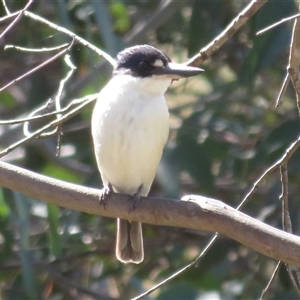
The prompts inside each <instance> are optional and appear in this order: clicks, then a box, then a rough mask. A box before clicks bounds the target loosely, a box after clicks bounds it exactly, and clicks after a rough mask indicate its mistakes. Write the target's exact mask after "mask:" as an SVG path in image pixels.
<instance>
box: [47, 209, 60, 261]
mask: <svg viewBox="0 0 300 300" xmlns="http://www.w3.org/2000/svg"><path fill="white" fill-rule="evenodd" d="M47 208H48V221H49V231H48V233H49V242H50V252H51V254H52V255H53V256H54V257H55V258H57V257H60V256H61V254H62V249H61V238H60V235H59V233H58V227H59V208H58V207H57V206H56V205H55V204H47Z"/></svg>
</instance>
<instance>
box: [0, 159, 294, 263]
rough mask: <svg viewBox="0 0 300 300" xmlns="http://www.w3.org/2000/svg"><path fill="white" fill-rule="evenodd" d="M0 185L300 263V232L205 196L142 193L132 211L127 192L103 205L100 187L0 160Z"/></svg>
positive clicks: (91, 210) (61, 204) (85, 208)
mask: <svg viewBox="0 0 300 300" xmlns="http://www.w3.org/2000/svg"><path fill="white" fill-rule="evenodd" d="M0 185H1V186H3V187H6V188H9V189H12V190H15V191H18V192H21V193H23V194H26V195H28V196H30V197H32V198H37V199H39V200H42V201H45V202H48V203H54V204H57V205H59V206H62V207H65V208H69V209H74V210H78V211H82V212H86V213H89V214H96V215H100V216H105V217H111V218H116V217H120V218H122V219H129V220H133V221H142V222H143V223H148V224H155V225H164V226H176V227H184V228H192V229H196V230H206V231H212V232H219V233H220V234H223V235H225V236H227V237H229V238H232V239H234V240H236V241H238V242H240V243H241V244H243V245H245V246H246V247H248V248H251V249H254V250H255V251H258V252H260V253H262V254H264V255H267V256H269V257H271V258H273V259H276V260H281V261H283V262H285V263H288V264H293V265H296V266H300V237H298V236H295V235H292V234H289V233H286V232H283V231H281V230H278V229H276V228H273V227H271V226H269V225H266V224H264V223H262V222H260V221H258V220H255V219H253V218H251V217H249V216H247V215H246V214H243V213H241V212H239V211H237V210H236V209H234V208H232V207H230V206H228V205H226V204H224V203H222V202H221V201H218V200H215V199H210V198H206V197H202V196H186V197H184V198H183V199H182V200H183V201H182V200H181V201H179V200H171V199H162V198H149V197H143V198H142V199H141V200H140V202H139V205H138V207H137V208H136V209H135V210H134V211H131V202H130V201H127V200H128V199H129V196H128V195H122V194H113V195H112V196H111V197H110V198H109V199H108V202H107V204H106V206H105V207H104V206H103V205H99V196H100V191H99V190H96V189H91V188H86V187H83V186H79V185H75V184H71V183H67V182H63V181H60V180H56V179H52V178H49V177H46V176H43V175H39V174H36V173H33V172H30V171H27V170H25V169H22V168H19V167H16V166H13V165H10V164H7V163H4V162H0Z"/></svg>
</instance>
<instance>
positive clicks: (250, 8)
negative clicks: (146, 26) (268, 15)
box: [186, 0, 268, 66]
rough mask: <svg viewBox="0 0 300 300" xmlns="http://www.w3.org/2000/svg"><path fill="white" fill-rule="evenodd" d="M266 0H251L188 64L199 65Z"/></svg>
mask: <svg viewBox="0 0 300 300" xmlns="http://www.w3.org/2000/svg"><path fill="white" fill-rule="evenodd" d="M267 1H268V0H252V1H251V2H250V3H249V4H248V5H247V6H246V7H245V8H244V10H243V11H241V12H240V14H239V15H238V16H237V17H236V18H234V19H233V20H232V22H231V23H230V24H229V25H228V26H227V27H226V28H225V30H223V31H222V32H221V33H220V34H219V35H218V36H217V37H216V38H215V39H214V40H213V41H211V42H210V43H209V44H208V45H207V46H205V47H204V48H203V49H201V50H200V52H199V53H198V54H196V55H195V56H193V57H192V58H191V59H190V60H189V61H188V62H186V64H187V65H189V66H199V65H200V64H201V63H203V62H204V61H206V60H207V59H208V58H209V57H210V56H212V55H213V54H214V53H215V52H216V51H217V50H219V48H220V47H221V46H222V45H223V44H225V42H227V41H228V40H229V39H230V38H231V37H232V36H233V35H234V34H235V33H236V32H237V31H238V30H239V29H240V28H241V27H242V26H243V25H244V24H245V23H246V22H247V21H248V20H249V19H250V18H251V17H252V16H253V15H254V14H255V13H256V12H257V11H258V10H259V9H260V8H261V7H262V6H263V5H264V4H265V3H267Z"/></svg>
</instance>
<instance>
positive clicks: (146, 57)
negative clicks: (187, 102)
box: [114, 45, 204, 80]
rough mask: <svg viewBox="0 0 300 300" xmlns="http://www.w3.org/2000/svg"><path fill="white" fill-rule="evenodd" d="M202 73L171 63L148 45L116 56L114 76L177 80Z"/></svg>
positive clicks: (128, 49) (136, 47)
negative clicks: (160, 77)
mask: <svg viewBox="0 0 300 300" xmlns="http://www.w3.org/2000/svg"><path fill="white" fill-rule="evenodd" d="M203 71H204V70H202V69H200V68H196V67H190V66H186V65H183V64H176V63H172V62H171V59H170V58H169V57H168V56H167V55H166V54H164V53H163V52H161V51H160V50H158V49H156V48H154V47H152V46H149V45H140V46H134V47H130V48H127V49H125V50H123V51H121V52H120V53H119V54H118V55H117V63H116V66H115V69H114V75H117V74H128V75H131V76H133V77H140V78H146V77H151V76H165V77H167V78H169V79H172V80H177V79H180V78H183V77H191V76H195V75H198V74H200V73H202V72H203Z"/></svg>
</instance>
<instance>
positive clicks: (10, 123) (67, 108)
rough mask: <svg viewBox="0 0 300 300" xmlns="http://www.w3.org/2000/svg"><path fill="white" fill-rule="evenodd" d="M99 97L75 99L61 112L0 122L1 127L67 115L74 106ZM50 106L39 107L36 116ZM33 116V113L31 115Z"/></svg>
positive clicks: (91, 96) (95, 95) (90, 96)
mask: <svg viewBox="0 0 300 300" xmlns="http://www.w3.org/2000/svg"><path fill="white" fill-rule="evenodd" d="M97 97H98V93H97V94H92V95H88V96H85V97H83V98H79V99H74V100H73V101H72V102H70V103H69V104H68V105H67V106H66V107H64V108H63V109H61V110H59V111H53V112H49V113H46V114H42V115H39V116H30V115H29V117H28V118H23V119H18V120H7V121H0V125H14V124H20V123H24V122H27V121H34V120H39V119H43V118H45V117H51V116H55V115H57V114H62V113H65V112H66V111H68V110H69V109H70V108H71V107H72V106H74V105H78V104H80V103H83V102H85V101H87V100H89V99H90V98H93V99H96V98H97ZM47 105H48V104H46V105H43V106H42V107H39V108H38V109H36V110H35V111H34V114H35V113H37V112H38V111H41V110H43V109H45V108H46V107H47ZM31 114H32V113H31Z"/></svg>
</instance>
